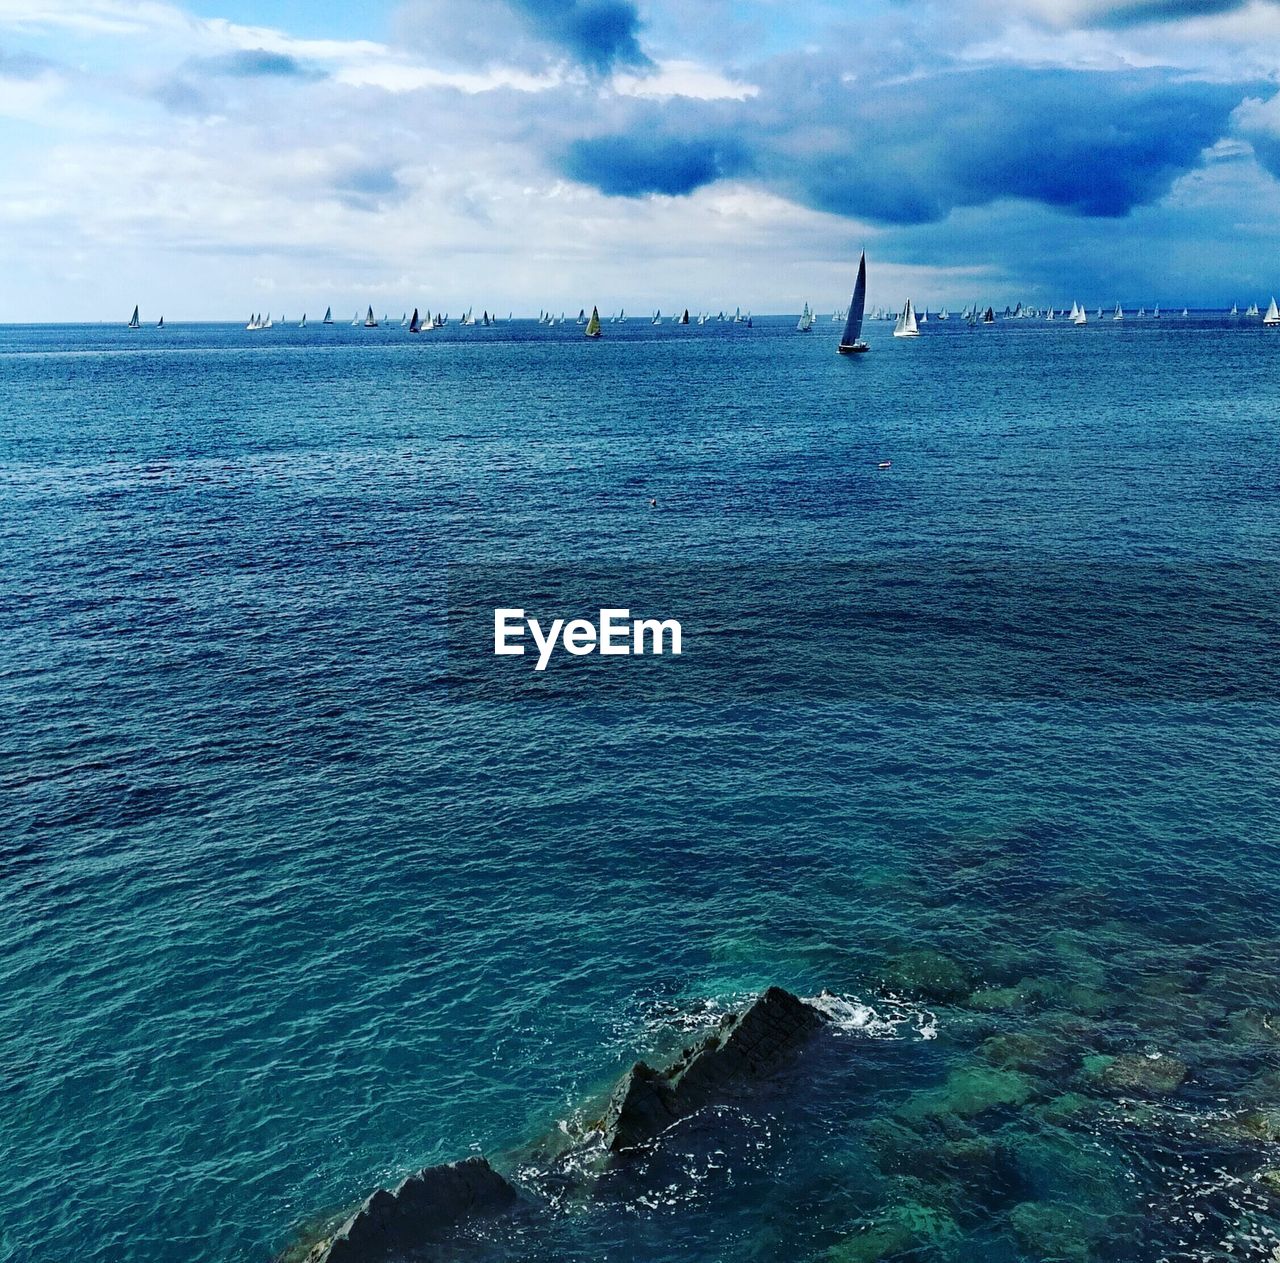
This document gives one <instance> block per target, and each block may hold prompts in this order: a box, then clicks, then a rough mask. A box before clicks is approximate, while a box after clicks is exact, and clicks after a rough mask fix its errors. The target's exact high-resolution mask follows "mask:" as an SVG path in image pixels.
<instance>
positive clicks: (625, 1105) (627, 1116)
mask: <svg viewBox="0 0 1280 1263" xmlns="http://www.w3.org/2000/svg"><path fill="white" fill-rule="evenodd" d="M826 1024H827V1019H826V1017H824V1016H823V1014H822V1013H820V1012H819V1011H818V1010H817V1009H815V1008H814V1007H813V1006H812V1005H811V1004H806V1003H805V1002H804V1001H803V1000H801V999H799V998H798V997H796V996H793V995H792V994H791V993H790V992H789V991H783V990H782V988H781V987H770V988H769V990H768V991H766V992H765V993H764V995H762V996H761V997H760V998H759V999H758V1000H756V1001H755V1003H754V1004H752V1005H751V1006H750V1007H749V1008H747V1009H745V1010H744V1011H743V1012H742V1013H739V1014H736V1015H733V1016H731V1017H728V1018H726V1019H725V1021H724V1022H723V1023H722V1025H721V1027H720V1029H719V1030H718V1031H716V1032H715V1033H714V1034H712V1035H709V1036H708V1037H707V1038H706V1039H704V1040H703V1041H702V1042H701V1043H698V1044H694V1045H691V1046H690V1047H688V1048H686V1049H685V1050H684V1051H683V1052H682V1053H681V1054H680V1056H679V1057H677V1058H676V1060H675V1061H674V1062H672V1064H671V1065H670V1066H668V1067H667V1068H666V1069H665V1070H655V1069H653V1068H652V1067H651V1066H647V1065H645V1063H644V1062H637V1063H636V1065H635V1066H633V1067H632V1068H631V1069H630V1070H629V1071H628V1072H627V1073H626V1075H625V1076H623V1078H622V1080H621V1082H620V1083H619V1084H618V1086H617V1088H615V1089H614V1092H613V1095H612V1096H611V1097H610V1100H609V1106H608V1109H607V1110H606V1111H605V1116H604V1118H603V1120H602V1121H601V1123H600V1125H599V1130H600V1131H602V1132H603V1133H604V1138H605V1144H606V1146H607V1147H608V1149H609V1150H610V1151H611V1152H613V1153H619V1152H622V1151H623V1150H627V1149H633V1148H635V1147H636V1146H637V1145H642V1144H645V1143H646V1142H648V1141H650V1140H652V1139H654V1137H656V1136H657V1135H659V1134H660V1133H661V1132H663V1131H665V1130H666V1128H668V1127H670V1126H671V1124H672V1123H673V1122H676V1121H677V1120H678V1119H681V1118H685V1117H687V1116H688V1115H690V1114H692V1113H695V1112H696V1111H697V1110H699V1109H702V1108H703V1107H704V1106H706V1105H710V1104H713V1103H715V1102H717V1101H720V1100H722V1099H724V1098H725V1097H726V1096H727V1095H730V1094H731V1093H733V1092H734V1091H737V1090H740V1089H741V1088H743V1087H744V1086H749V1085H750V1084H752V1083H753V1082H758V1081H760V1080H763V1079H766V1078H767V1077H768V1076H770V1075H771V1074H774V1073H776V1072H777V1071H778V1070H780V1069H781V1068H782V1067H783V1066H784V1065H786V1064H787V1062H789V1061H790V1060H791V1058H792V1057H793V1056H794V1055H795V1054H796V1053H797V1052H798V1051H799V1050H800V1049H801V1048H802V1047H803V1046H804V1045H805V1044H806V1043H807V1042H808V1041H809V1039H810V1038H811V1037H812V1036H813V1035H814V1034H815V1033H816V1032H817V1031H818V1030H820V1029H821V1028H822V1027H824V1026H825V1025H826Z"/></svg>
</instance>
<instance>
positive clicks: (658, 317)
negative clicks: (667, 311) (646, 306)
mask: <svg viewBox="0 0 1280 1263" xmlns="http://www.w3.org/2000/svg"><path fill="white" fill-rule="evenodd" d="M651 323H652V324H655V325H660V324H661V323H662V309H661V308H658V309H657V310H656V311H654V313H653V320H652V322H651Z"/></svg>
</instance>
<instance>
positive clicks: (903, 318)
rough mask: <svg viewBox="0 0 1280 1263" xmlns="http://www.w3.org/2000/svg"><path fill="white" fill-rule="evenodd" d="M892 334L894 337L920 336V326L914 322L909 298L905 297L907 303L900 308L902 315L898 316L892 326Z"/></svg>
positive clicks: (913, 311)
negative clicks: (896, 321)
mask: <svg viewBox="0 0 1280 1263" xmlns="http://www.w3.org/2000/svg"><path fill="white" fill-rule="evenodd" d="M893 336H894V337H895V338H918V337H919V336H920V328H919V326H918V325H917V323H916V313H915V309H914V308H913V307H912V306H911V299H909V298H908V299H907V305H906V306H905V307H904V308H903V309H902V315H900V316H899V317H898V323H897V324H896V325H894V327H893Z"/></svg>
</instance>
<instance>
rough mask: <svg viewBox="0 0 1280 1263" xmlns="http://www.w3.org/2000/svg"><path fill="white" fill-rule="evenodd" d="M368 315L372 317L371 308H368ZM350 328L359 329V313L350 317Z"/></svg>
mask: <svg viewBox="0 0 1280 1263" xmlns="http://www.w3.org/2000/svg"><path fill="white" fill-rule="evenodd" d="M369 315H370V316H372V315H373V308H372V307H370V308H369ZM351 327H352V328H353V329H358V328H359V327H360V313H359V312H356V314H355V315H354V316H352V317H351Z"/></svg>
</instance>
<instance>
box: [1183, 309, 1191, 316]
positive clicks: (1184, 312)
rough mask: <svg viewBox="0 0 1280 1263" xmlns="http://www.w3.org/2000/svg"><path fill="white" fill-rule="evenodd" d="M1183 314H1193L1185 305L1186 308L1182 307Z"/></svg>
mask: <svg viewBox="0 0 1280 1263" xmlns="http://www.w3.org/2000/svg"><path fill="white" fill-rule="evenodd" d="M1182 314H1183V316H1184V317H1186V316H1189V315H1191V312H1190V311H1188V310H1187V308H1185V307H1184V308H1183V309H1182Z"/></svg>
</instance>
